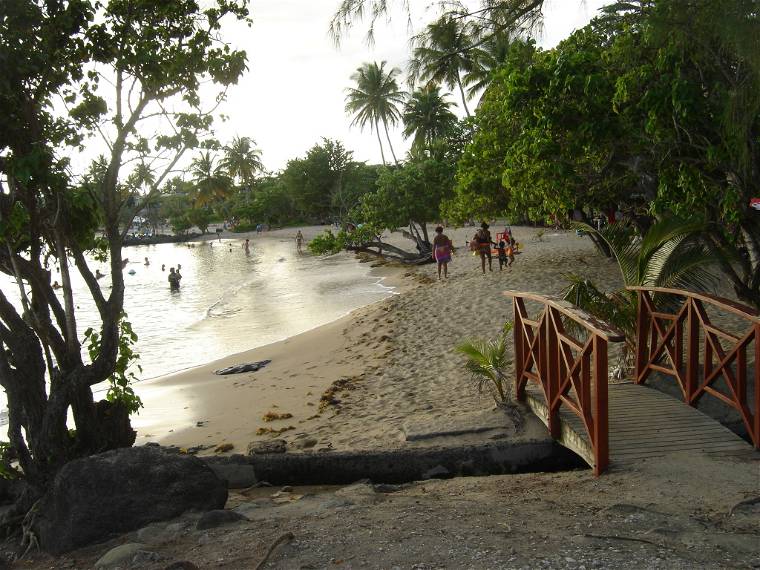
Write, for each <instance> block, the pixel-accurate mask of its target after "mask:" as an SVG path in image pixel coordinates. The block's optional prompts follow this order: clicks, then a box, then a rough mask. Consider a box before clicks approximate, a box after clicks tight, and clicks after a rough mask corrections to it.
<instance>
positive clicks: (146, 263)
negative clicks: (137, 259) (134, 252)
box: [143, 257, 150, 265]
mask: <svg viewBox="0 0 760 570" xmlns="http://www.w3.org/2000/svg"><path fill="white" fill-rule="evenodd" d="M143 265H150V261H148V258H147V257H146V258H145V263H143Z"/></svg>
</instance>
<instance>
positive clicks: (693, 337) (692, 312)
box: [684, 298, 699, 406]
mask: <svg viewBox="0 0 760 570" xmlns="http://www.w3.org/2000/svg"><path fill="white" fill-rule="evenodd" d="M686 302H687V303H688V304H689V305H688V307H689V308H688V309H687V310H688V313H687V315H686V326H687V328H688V339H687V340H686V386H685V387H684V388H685V392H686V403H687V404H689V405H690V406H694V405H696V401H695V400H694V395H695V394H696V392H697V374H698V371H699V319H698V318H697V311H696V308H695V307H694V303H695V301H694V299H691V298H687V299H686Z"/></svg>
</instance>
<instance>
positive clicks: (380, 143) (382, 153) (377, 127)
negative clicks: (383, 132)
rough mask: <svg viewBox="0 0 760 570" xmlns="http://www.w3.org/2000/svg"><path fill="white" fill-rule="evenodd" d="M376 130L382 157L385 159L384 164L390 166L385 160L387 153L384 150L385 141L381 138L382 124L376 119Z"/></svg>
mask: <svg viewBox="0 0 760 570" xmlns="http://www.w3.org/2000/svg"><path fill="white" fill-rule="evenodd" d="M375 132H376V133H377V143H378V144H379V145H380V158H382V159H383V166H388V165H387V163H386V162H385V153H384V152H383V141H382V139H381V138H380V125H378V124H377V121H375Z"/></svg>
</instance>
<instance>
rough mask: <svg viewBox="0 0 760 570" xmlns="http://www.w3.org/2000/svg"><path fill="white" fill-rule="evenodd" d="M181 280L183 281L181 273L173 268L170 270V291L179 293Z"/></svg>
mask: <svg viewBox="0 0 760 570" xmlns="http://www.w3.org/2000/svg"><path fill="white" fill-rule="evenodd" d="M180 279H182V275H180V273H179V271H174V268H173V267H170V268H169V278H168V281H169V289H170V290H172V291H179V282H180Z"/></svg>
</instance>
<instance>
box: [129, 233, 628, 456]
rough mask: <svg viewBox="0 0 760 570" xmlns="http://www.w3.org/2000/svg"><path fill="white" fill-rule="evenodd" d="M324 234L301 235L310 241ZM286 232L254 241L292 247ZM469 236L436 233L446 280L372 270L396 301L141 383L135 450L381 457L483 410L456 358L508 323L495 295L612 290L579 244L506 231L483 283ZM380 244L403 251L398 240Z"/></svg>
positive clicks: (604, 269) (419, 271) (610, 274)
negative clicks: (331, 452)
mask: <svg viewBox="0 0 760 570" xmlns="http://www.w3.org/2000/svg"><path fill="white" fill-rule="evenodd" d="M324 229H325V228H320V227H311V228H306V229H305V230H304V234H305V236H306V239H307V240H308V239H311V238H312V237H313V236H314V235H316V234H317V233H320V232H321V231H324ZM499 229H500V227H499V226H497V225H494V226H493V227H492V230H493V233H495V232H496V231H499ZM295 231H296V230H295V229H285V230H278V231H273V232H267V233H265V234H262V235H260V236H255V234H254V237H252V239H253V240H254V244H255V240H257V239H290V238H292V237H293V236H294V235H295ZM474 231H475V228H460V229H455V230H452V229H447V230H446V233H447V235H448V236H449V237H450V238H451V239H452V241H453V243H454V244H455V246H456V247H458V248H459V249H458V251H457V253H456V254H455V256H454V259H453V261H452V263H451V264H450V277H449V279H448V280H445V281H440V282H439V281H438V280H437V277H436V269H435V266H434V265H432V264H430V265H424V266H421V267H414V268H412V267H390V266H385V267H378V268H375V269H373V271H376V272H378V275H379V276H383V277H385V278H386V281H385V282H386V284H388V285H392V286H395V287H396V289H395V293H396V294H395V295H394V296H392V297H390V298H388V299H385V300H383V301H380V302H377V303H375V304H373V305H370V306H368V307H364V308H361V309H358V310H356V311H353V312H352V313H351V314H350V315H348V316H346V317H343V318H342V319H340V320H338V321H335V322H333V323H330V324H328V325H325V326H322V327H318V328H316V329H313V330H310V331H308V332H306V333H303V334H300V335H298V336H294V337H291V338H289V339H287V340H284V341H281V342H277V343H274V344H270V345H267V346H264V347H260V348H256V349H254V350H250V351H246V352H243V353H238V354H233V355H230V356H228V357H225V358H223V359H221V360H218V361H215V362H211V363H209V364H206V365H204V366H200V367H197V368H194V369H191V370H187V371H184V372H180V373H177V374H172V375H169V376H165V377H162V378H158V379H155V380H152V381H148V382H144V383H141V384H140V385H139V386H138V393H139V394H140V396H141V397H142V398H143V400H144V403H145V409H144V410H143V411H142V412H141V414H140V416H139V417H138V418H136V420H135V422H134V423H135V426H136V428H137V429H138V434H139V435H138V440H137V441H138V443H146V442H149V441H155V442H159V443H162V444H167V445H177V446H180V447H183V448H194V447H196V448H197V447H198V446H201V447H202V448H203V449H202V451H201V453H205V454H208V453H214V450H215V449H216V448H217V447H218V446H220V445H223V444H227V445H225V447H224V448H223V449H226V450H227V451H226V452H227V453H245V452H246V449H247V446H248V444H249V443H251V442H256V441H261V440H269V439H273V438H278V439H284V440H286V441H287V442H288V444H289V446H290V448H292V449H293V450H299V449H307V448H312V449H372V448H378V447H385V448H388V447H395V446H401V445H404V444H405V443H404V435H403V431H404V425H405V424H407V423H408V422H429V423H436V422H438V423H440V422H447V421H453V420H454V419H455V417H456V416H467V415H470V414H474V413H478V412H481V411H484V410H488V409H490V408H492V407H493V402H492V400H491V398H490V396H489V395H487V394H479V393H478V392H477V390H476V387H475V385H474V384H473V382H472V381H471V380H470V379H469V378H468V377H467V375H466V374H465V372H464V367H463V360H462V357H461V356H460V355H458V354H457V353H456V352H455V350H454V348H455V346H456V345H457V344H458V343H460V342H461V341H463V340H465V339H467V338H473V337H482V338H486V337H493V336H495V335H496V334H498V332H499V330H500V329H501V327H502V326H503V324H504V322H505V321H506V320H508V319H510V318H511V304H510V302H509V300H508V299H506V298H505V297H504V296H503V295H502V291H504V290H507V289H513V290H520V291H534V292H539V293H545V294H556V293H559V292H560V291H561V290H562V289H563V288H564V287H565V286H566V280H565V278H564V276H565V275H566V274H567V273H568V272H569V271H573V272H574V273H576V274H578V275H581V276H584V277H589V278H591V279H593V280H594V282H595V283H596V284H597V286H599V287H600V288H603V289H607V290H610V289H613V288H616V287H619V286H620V284H621V279H620V275H619V272H618V269H617V266H616V265H615V263H614V262H612V261H610V260H608V259H605V258H604V257H602V256H600V255H599V254H598V253H597V252H596V251H595V249H594V247H593V244H592V243H591V241H590V240H589V239H588V238H579V237H577V236H576V235H575V233H574V232H567V231H553V230H548V231H545V232H541V230H537V229H534V228H528V227H514V228H513V232H514V235H515V238H516V239H517V241H518V242H519V243H520V244H521V253H520V254H519V255H518V256H517V258H516V261H515V264H514V266H513V268H512V269H511V270H506V269H505V270H504V271H499V267H498V260H496V259H494V270H493V272H488V271H487V273H486V275H483V274H482V273H481V270H480V260H479V258H478V257H475V256H473V255H472V254H471V253H470V252H469V251H468V250H467V249H466V248H465V244H466V242H467V239H468V238H470V237H471V236H472V235H473V233H474ZM241 238H242V239H244V238H245V235H243V236H241ZM385 239H386V240H387V241H388V242H390V243H394V244H397V245H402V246H406V247H409V244H410V243H411V242H408V240H405V239H404V238H403V237H402V236H401V235H400V234H399V233H394V234H391V235H386V238H385ZM405 242H406V243H405ZM340 255H348V254H340ZM260 360H271V361H272V362H271V363H270V364H269V365H268V366H266V367H265V368H264V369H262V370H260V371H258V372H252V373H243V374H236V375H228V376H219V375H216V374H214V370H218V369H220V368H223V367H226V366H230V365H233V364H240V363H245V362H255V361H260ZM265 416H266V418H265ZM278 418H280V419H278ZM267 419H268V420H270V421H266V420H267ZM230 445H231V446H232V447H230Z"/></svg>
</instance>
